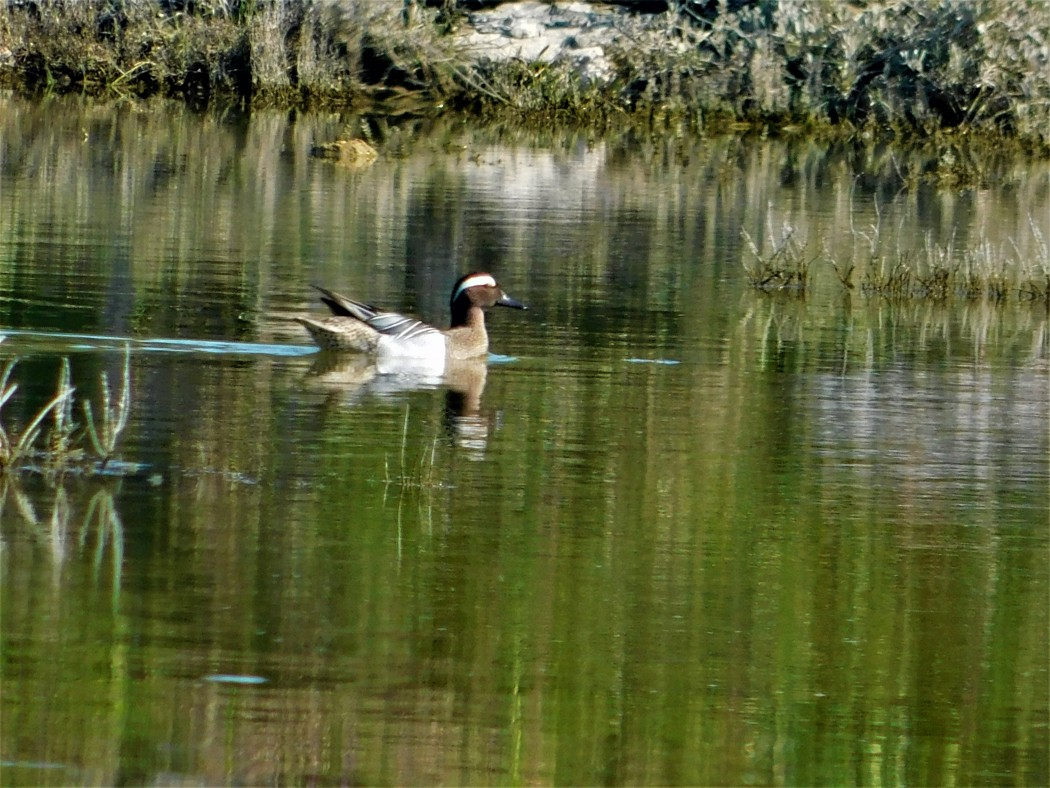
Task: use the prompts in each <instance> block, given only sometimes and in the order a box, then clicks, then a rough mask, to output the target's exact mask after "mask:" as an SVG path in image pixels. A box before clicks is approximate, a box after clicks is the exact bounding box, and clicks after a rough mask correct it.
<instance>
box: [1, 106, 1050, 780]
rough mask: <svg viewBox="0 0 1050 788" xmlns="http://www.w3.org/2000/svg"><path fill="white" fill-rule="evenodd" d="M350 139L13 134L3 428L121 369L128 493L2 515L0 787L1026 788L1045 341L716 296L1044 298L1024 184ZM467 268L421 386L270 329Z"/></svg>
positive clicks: (1044, 472) (628, 143) (500, 142)
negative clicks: (892, 292)
mask: <svg viewBox="0 0 1050 788" xmlns="http://www.w3.org/2000/svg"><path fill="white" fill-rule="evenodd" d="M361 122H362V119H360V118H348V117H339V116H324V115H308V116H295V115H288V114H279V113H257V114H255V115H254V116H253V117H252V118H250V119H248V118H246V117H242V116H237V115H219V114H212V115H194V114H192V113H190V112H188V111H186V110H185V109H184V108H182V107H180V106H176V105H170V106H168V105H163V104H152V105H149V106H148V107H142V106H139V105H134V104H115V105H113V106H106V105H100V104H97V103H96V104H82V103H78V102H75V101H52V102H48V103H44V104H31V103H26V102H23V101H20V100H16V99H14V98H11V97H5V96H0V329H2V330H3V332H4V333H6V334H8V337H7V339H6V341H4V342H3V343H2V344H0V356H2V360H4V361H6V360H7V359H10V358H13V357H18V358H19V359H20V361H19V364H18V366H17V367H16V370H15V375H14V377H15V379H17V381H18V382H19V384H20V388H19V390H18V393H17V394H16V396H15V397H14V398H13V399H12V401H11V402H9V403H8V404H7V405H6V406H5V407H4V409H3V412H2V416H3V424H4V426H5V427H6V428H7V429H9V430H13V431H17V429H19V428H20V426H21V425H24V424H25V422H26V421H27V420H28V419H29V418H30V417H31V415H32V413H33V412H35V411H36V410H37V409H38V408H39V407H40V406H41V405H42V404H43V403H44V402H45V401H46V400H47V399H48V398H49V397H50V396H51V394H52V392H53V391H54V386H55V381H56V379H57V375H58V370H59V364H60V361H61V359H62V358H63V357H68V358H69V359H70V362H71V366H72V370H73V378H74V382H75V384H76V385H77V392H78V396H79V397H84V398H93V399H94V400H95V402H96V403H97V402H98V401H99V396H100V384H99V375H100V374H101V373H105V374H108V375H109V379H110V380H111V381H112V382H116V381H117V379H118V377H119V372H120V369H121V367H122V364H123V359H124V348H125V346H129V347H130V366H131V380H132V403H133V404H132V413H131V419H130V422H129V425H128V428H127V430H126V433H125V435H124V438H123V440H122V442H121V458H122V460H124V461H125V462H128V463H137V464H139V465H140V466H141V468H140V470H139V471H138V472H136V473H131V474H127V475H124V476H123V477H117V476H107V477H104V478H83V477H79V476H75V477H72V478H68V479H65V480H60V481H59V480H49V479H44V478H41V477H40V476H39V475H34V474H32V473H22V474H8V475H6V476H5V477H3V478H0V507H2V508H0V518H2V520H0V521H2V529H0V537H2V542H0V570H2V580H0V593H2V597H0V605H2V606H0V622H2V632H0V634H2V662H0V667H2V677H0V678H2V700H0V712H2V719H0V723H2V724H0V781H2V782H3V784H5V785H38V784H53V785H64V784H71V783H90V784H96V783H97V784H125V783H132V784H141V783H154V784H183V783H192V784H197V783H241V784H273V783H289V784H303V783H320V784H346V783H363V784H389V783H393V784H426V783H444V784H495V783H500V784H504V783H511V784H599V783H602V784H606V783H608V784H703V785H723V784H728V785H744V784H762V785H765V784H791V785H812V784H882V783H891V784H901V783H909V784H919V785H940V784H1019V785H1044V784H1046V783H1047V782H1048V779H1050V774H1048V743H1047V742H1048V689H1047V688H1048V672H1047V665H1048V642H1050V632H1048V590H1050V584H1048V574H1050V573H1048V548H1050V537H1048V528H1050V523H1048V520H1050V515H1048V506H1050V480H1048V451H1050V449H1048V422H1050V413H1048V411H1050V405H1048V369H1050V339H1048V332H1047V310H1046V306H1045V304H1042V303H1039V304H1030V303H1024V304H1021V303H1018V302H1017V299H1016V298H1014V299H1012V301H1011V303H1009V304H1007V305H1005V306H997V305H991V304H986V303H983V302H973V303H970V302H964V301H955V302H953V303H952V304H950V305H947V306H946V305H941V304H936V303H931V302H925V301H916V302H909V303H904V304H889V303H886V302H882V301H879V300H877V299H876V300H871V299H865V298H864V297H863V295H862V294H861V293H859V292H854V293H853V294H852V296H849V295H844V292H845V291H844V290H843V289H842V288H841V286H840V285H839V284H838V282H837V280H836V278H835V275H834V272H833V271H832V270H831V266H830V265H829V264H827V263H823V262H822V263H818V264H814V269H815V270H814V281H813V287H812V289H811V291H810V293H809V294H808V295H807V297H806V298H804V299H802V298H797V297H794V296H791V295H782V296H765V295H761V294H758V293H756V292H753V291H752V290H751V289H750V288H749V287H748V286H747V282H746V277H745V276H744V272H743V267H742V261H744V260H746V259H747V244H746V243H745V242H744V241H743V240H742V238H743V236H742V231H746V233H747V234H748V235H750V237H751V238H753V239H755V241H756V243H758V244H759V245H760V246H761V247H762V248H764V249H766V250H767V251H768V250H769V249H770V248H771V241H770V238H771V236H772V237H780V236H781V235H782V233H783V227H784V226H785V225H787V226H790V227H792V228H794V232H795V233H796V234H797V237H800V238H804V239H805V240H806V241H807V242H808V243H810V244H812V245H813V248H816V247H817V246H818V245H821V244H822V245H823V246H824V248H825V249H826V253H827V255H828V256H830V257H831V258H832V259H835V260H837V261H839V262H843V261H847V260H851V259H852V260H856V259H859V257H861V256H863V254H864V250H865V243H867V241H866V240H865V238H864V235H863V234H867V237H868V238H869V239H870V238H871V236H872V235H873V234H874V232H875V230H876V229H877V230H878V232H879V233H880V235H881V238H880V243H883V244H884V245H885V247H886V248H888V249H891V250H894V251H897V250H904V251H908V250H915V251H916V253H919V252H921V251H922V250H924V249H926V248H928V246H929V247H931V248H932V247H935V248H938V249H946V250H948V251H947V253H948V254H951V255H955V256H957V257H958V259H960V260H963V259H965V257H966V255H967V254H969V253H971V252H973V250H977V249H981V248H987V249H991V250H993V251H994V253H995V254H996V255H999V256H1000V259H1004V260H1007V259H1008V260H1009V265H1011V266H1014V267H1015V268H1017V267H1024V266H1028V267H1034V268H1033V270H1038V268H1039V266H1045V267H1048V268H1050V260H1047V257H1046V249H1045V246H1044V245H1042V244H1041V243H1040V236H1041V237H1042V238H1043V239H1047V238H1050V182H1048V170H1047V167H1046V166H1044V165H1031V164H1017V165H1011V164H1009V163H1005V164H1004V163H996V164H995V166H990V167H989V172H988V174H987V177H986V178H984V179H983V180H982V182H981V183H979V184H977V185H976V186H974V187H970V188H949V187H947V186H937V185H936V184H930V183H926V182H923V181H914V180H912V179H910V178H909V177H908V173H909V172H914V171H917V169H918V168H919V166H920V164H921V162H917V161H913V160H911V159H910V158H909V154H907V153H903V152H899V151H893V150H878V149H832V150H828V149H827V148H824V147H821V146H817V145H814V144H811V143H806V142H798V143H793V144H788V143H762V142H757V141H745V140H734V139H720V140H709V141H700V140H670V141H668V142H666V143H659V144H654V143H652V142H651V141H644V140H643V141H634V140H631V139H630V138H620V139H605V140H603V139H591V138H588V137H586V136H585V135H581V136H577V137H571V136H558V135H552V136H550V137H549V138H545V139H540V138H536V137H532V138H526V137H524V136H523V135H520V134H517V133H514V132H512V131H496V130H487V131H481V130H476V129H469V128H464V127H461V126H457V125H454V124H422V123H414V124H412V123H405V124H402V125H400V126H395V125H394V124H392V123H389V122H378V121H375V120H372V121H371V123H372V126H371V128H372V130H373V133H374V134H375V135H376V136H377V138H378V139H379V140H380V141H381V146H380V147H381V148H382V150H383V156H382V157H381V158H380V160H379V161H378V162H377V163H376V164H375V165H374V166H372V167H370V168H368V169H353V168H349V167H344V166H340V165H338V164H335V163H333V162H330V161H324V160H320V159H317V158H313V157H311V156H310V149H311V145H313V144H314V143H318V142H326V141H329V140H331V139H334V138H336V137H337V136H338V135H339V134H341V133H345V130H346V128H348V127H349V128H350V129H351V130H352V131H353V130H355V129H359V128H361ZM982 245H986V246H982ZM474 269H485V270H489V271H492V272H493V273H494V274H495V275H496V276H497V278H498V279H499V280H500V281H501V283H502V284H503V285H504V287H505V288H506V290H507V291H508V292H509V293H510V294H511V295H513V296H514V297H515V298H518V299H520V300H522V301H525V302H526V303H528V304H529V306H530V309H529V311H527V312H515V311H512V310H495V311H494V313H493V314H491V315H490V319H489V328H490V336H491V343H492V350H493V353H494V354H496V355H494V356H493V357H492V358H491V359H490V360H489V362H488V363H487V364H481V365H478V366H476V367H475V368H472V369H470V370H468V371H467V372H466V373H465V374H464V375H463V376H462V377H461V378H460V379H457V380H456V381H449V382H448V383H447V384H440V383H438V384H434V383H431V384H428V385H421V384H419V383H418V382H417V383H416V384H413V383H412V382H411V381H404V380H397V379H391V378H389V377H382V376H380V377H375V376H370V375H369V371H368V370H367V369H363V368H362V366H361V365H360V364H359V363H357V362H356V361H355V360H354V359H346V358H326V357H323V356H322V355H321V354H317V353H315V352H314V351H313V349H312V347H311V346H310V344H309V341H308V338H307V336H306V335H305V333H304V332H303V331H302V329H301V328H300V327H299V326H298V325H297V324H295V323H294V322H292V321H291V320H290V318H291V316H292V315H295V314H301V313H312V314H316V315H320V314H321V313H322V308H321V305H320V304H319V303H318V302H317V301H316V298H315V294H314V293H313V291H312V290H311V289H310V287H309V285H310V284H311V283H318V284H324V285H326V286H328V287H331V288H334V289H336V290H338V291H341V292H346V293H348V294H350V295H352V296H355V297H359V298H364V299H367V300H368V301H370V302H373V303H376V304H379V305H382V306H388V307H391V308H396V309H398V310H401V311H406V312H410V313H413V314H416V315H419V316H421V317H424V318H426V319H427V320H430V321H432V322H436V323H439V324H442V323H443V322H444V321H445V320H446V319H447V315H446V310H447V299H448V291H449V288H450V285H451V283H452V282H453V281H454V280H455V278H456V277H457V276H458V275H459V274H461V273H463V272H465V271H469V270H474ZM78 412H79V411H78Z"/></svg>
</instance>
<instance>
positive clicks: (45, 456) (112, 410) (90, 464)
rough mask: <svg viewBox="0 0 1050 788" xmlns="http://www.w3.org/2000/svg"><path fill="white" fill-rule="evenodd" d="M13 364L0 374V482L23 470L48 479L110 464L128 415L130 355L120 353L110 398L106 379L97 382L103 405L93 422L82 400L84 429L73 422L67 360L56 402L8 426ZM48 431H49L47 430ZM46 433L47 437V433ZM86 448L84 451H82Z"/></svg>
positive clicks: (13, 385) (62, 367)
mask: <svg viewBox="0 0 1050 788" xmlns="http://www.w3.org/2000/svg"><path fill="white" fill-rule="evenodd" d="M17 365H18V360H17V359H11V360H9V361H8V362H7V363H6V364H5V365H4V368H3V370H2V372H0V476H3V475H5V474H9V473H12V472H18V471H22V470H40V471H43V472H45V473H47V474H61V473H64V472H67V471H74V470H77V471H81V472H92V471H97V470H102V469H104V468H105V467H106V466H107V464H108V463H109V462H110V461H111V460H112V459H113V458H114V456H115V455H116V451H117V444H118V442H119V440H120V436H121V434H122V433H123V432H124V429H125V428H126V427H127V423H128V415H129V412H130V409H131V355H130V350H126V351H125V353H124V367H123V372H122V377H121V385H120V392H119V394H118V395H117V396H116V397H115V398H114V397H113V396H111V392H110V384H109V379H108V377H107V376H106V375H105V374H104V373H103V374H101V375H100V376H99V384H100V388H101V391H102V402H101V408H100V410H99V413H98V415H97V417H96V415H95V412H94V409H93V408H92V406H91V402H90V401H89V400H83V404H82V407H83V413H84V423H83V425H80V424H77V423H76V422H75V421H74V410H73V404H74V394H75V393H76V389H75V388H74V387H73V385H72V383H71V375H70V367H69V359H67V358H63V359H62V362H61V364H60V365H59V373H58V381H57V383H56V386H55V394H54V396H53V397H52V398H51V399H50V400H48V401H47V402H46V403H44V405H43V406H41V407H40V409H39V410H37V411H36V413H34V414H33V415H32V416H31V417H30V419H29V420H28V421H27V422H26V423H25V424H24V425H23V426H21V427H20V428H19V427H17V426H15V425H12V424H9V423H7V422H8V420H7V419H6V418H5V416H4V412H3V410H4V406H5V405H7V404H8V403H9V402H10V401H11V398H12V397H13V396H14V395H15V392H17V391H18V384H17V383H14V382H12V376H13V373H14V371H15V368H16V367H17ZM48 427H50V428H49V429H47V428H48ZM45 430H46V431H45ZM85 444H86V445H87V448H85Z"/></svg>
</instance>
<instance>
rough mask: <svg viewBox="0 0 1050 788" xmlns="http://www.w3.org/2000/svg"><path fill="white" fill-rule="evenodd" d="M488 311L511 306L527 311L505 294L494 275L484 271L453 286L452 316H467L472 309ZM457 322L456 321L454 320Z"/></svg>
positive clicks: (475, 273)
mask: <svg viewBox="0 0 1050 788" xmlns="http://www.w3.org/2000/svg"><path fill="white" fill-rule="evenodd" d="M474 306H477V307H481V308H482V309H488V308H489V307H491V306H509V307H511V308H513V309H526V308H527V307H526V306H525V304H523V303H521V302H520V301H515V300H514V299H513V298H511V297H510V296H509V295H507V294H506V293H504V292H503V288H502V287H500V286H499V284H497V283H496V280H495V278H493V276H492V274H486V273H484V272H483V271H475V272H474V273H471V274H467V275H466V276H461V277H460V278H459V280H458V281H457V282H456V284H455V285H453V286H452V298H451V299H450V300H449V307H450V309H451V310H452V314H453V316H454V317H455V316H456V315H465V314H466V312H468V311H469V310H470V308H471V307H474ZM453 322H455V320H453Z"/></svg>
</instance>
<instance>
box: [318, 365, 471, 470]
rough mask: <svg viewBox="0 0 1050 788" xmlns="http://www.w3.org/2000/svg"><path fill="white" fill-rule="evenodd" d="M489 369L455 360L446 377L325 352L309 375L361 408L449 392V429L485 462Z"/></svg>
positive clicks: (446, 417)
mask: <svg viewBox="0 0 1050 788" xmlns="http://www.w3.org/2000/svg"><path fill="white" fill-rule="evenodd" d="M487 375H488V365H487V363H486V362H485V360H483V359H463V360H457V361H450V362H449V363H448V365H447V366H446V367H445V370H444V372H443V373H442V374H440V375H435V374H433V372H431V371H428V370H427V369H426V368H422V369H418V370H413V369H412V367H411V366H406V365H405V364H404V363H403V362H400V363H398V365H397V370H396V372H395V371H389V370H385V369H383V367H382V364H381V363H378V362H377V360H376V359H375V358H370V357H369V356H366V355H362V354H360V353H338V352H322V353H319V354H318V355H317V357H316V358H315V360H314V363H313V365H312V366H311V367H310V369H309V371H308V372H307V382H308V385H310V386H312V387H316V388H320V389H324V390H327V391H329V392H331V393H332V394H333V395H339V397H340V399H341V401H343V402H345V403H350V404H355V403H358V402H361V401H362V400H364V399H365V398H367V397H370V396H377V397H394V396H397V395H400V394H405V393H408V392H411V391H420V390H427V389H441V388H443V389H445V412H444V418H443V426H444V428H445V430H446V432H447V433H448V435H449V437H451V438H452V439H453V440H454V441H455V443H456V445H458V446H460V447H462V448H464V449H467V450H468V452H469V454H468V456H471V457H472V458H474V459H480V458H481V456H482V455H483V454H484V452H485V449H486V447H487V445H488V437H489V420H488V418H487V417H486V416H484V415H483V414H482V412H481V398H482V395H483V394H484V391H485V380H486V377H487Z"/></svg>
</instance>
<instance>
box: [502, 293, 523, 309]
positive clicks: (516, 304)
mask: <svg viewBox="0 0 1050 788" xmlns="http://www.w3.org/2000/svg"><path fill="white" fill-rule="evenodd" d="M496 306H509V307H510V308H511V309H528V307H527V306H525V304H523V303H521V301H515V300H514V299H513V298H511V297H510V296H509V295H507V294H506V293H504V294H503V295H502V296H501V297H500V300H499V301H497V302H496Z"/></svg>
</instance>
